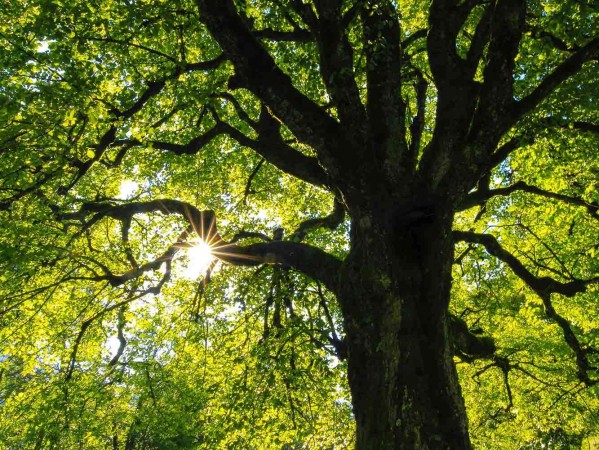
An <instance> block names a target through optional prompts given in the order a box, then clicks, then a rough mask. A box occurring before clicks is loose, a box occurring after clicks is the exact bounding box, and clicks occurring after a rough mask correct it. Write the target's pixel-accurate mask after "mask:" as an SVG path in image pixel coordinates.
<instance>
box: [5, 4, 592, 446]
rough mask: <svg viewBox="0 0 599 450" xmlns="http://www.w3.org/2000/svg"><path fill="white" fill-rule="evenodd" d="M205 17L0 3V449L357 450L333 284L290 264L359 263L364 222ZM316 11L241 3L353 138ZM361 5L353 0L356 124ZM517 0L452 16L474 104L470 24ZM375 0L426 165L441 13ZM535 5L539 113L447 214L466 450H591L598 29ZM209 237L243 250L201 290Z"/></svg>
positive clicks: (525, 92)
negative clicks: (301, 255)
mask: <svg viewBox="0 0 599 450" xmlns="http://www.w3.org/2000/svg"><path fill="white" fill-rule="evenodd" d="M204 3H207V4H209V3H212V2H202V1H199V2H198V4H196V3H194V2H191V1H187V0H176V1H161V0H152V1H146V0H140V1H138V0H134V1H133V0H131V1H130V0H110V1H102V2H99V1H78V0H62V1H59V0H52V1H50V0H37V1H25V0H7V1H5V2H3V3H2V5H0V17H1V18H2V20H0V104H1V107H0V173H1V180H0V446H1V447H2V448H11V449H17V448H24V449H25V448H61V449H71V448H73V449H74V448H85V449H103V448H114V449H118V448H123V449H171V448H172V449H185V448H189V449H217V448H223V449H225V448H226V449H228V448H239V449H250V448H260V449H300V448H306V449H312V448H323V449H326V448H335V449H337V448H352V447H353V441H354V423H353V416H352V404H351V401H352V397H351V394H350V391H349V388H348V385H347V361H346V357H347V354H346V351H345V348H344V334H345V330H344V324H343V316H342V310H341V309H340V306H339V304H338V302H337V300H336V296H335V293H334V292H332V289H331V280H330V279H327V278H326V277H324V279H319V277H318V275H319V274H320V273H324V272H325V271H324V269H323V270H320V269H319V268H318V267H316V268H315V266H310V262H309V258H310V257H311V256H310V255H307V256H306V261H308V262H306V263H305V265H308V266H310V267H312V268H305V267H303V266H302V265H301V263H299V264H296V262H295V261H294V260H293V261H292V260H289V261H288V260H287V259H285V256H281V255H282V253H279V250H278V249H279V247H276V245H278V244H277V243H279V242H280V243H281V251H283V250H285V251H287V247H283V244H285V245H287V244H288V245H289V246H291V245H295V246H297V247H289V248H291V249H292V250H293V249H296V250H293V251H295V252H296V253H295V254H297V252H299V251H300V250H297V249H299V248H300V247H301V248H307V249H313V248H319V249H322V250H324V251H325V252H327V253H328V254H329V255H332V256H333V257H335V260H337V259H338V260H343V259H344V258H345V257H346V256H347V255H348V253H349V252H350V251H351V248H352V244H351V242H350V229H351V228H352V227H355V226H356V224H355V223H352V218H351V215H350V214H346V212H345V211H344V205H343V202H342V200H343V199H342V196H340V195H339V192H340V191H339V190H337V189H335V188H332V186H333V184H332V183H330V182H329V180H328V179H327V178H326V177H327V176H328V175H331V176H333V177H334V174H331V173H330V171H328V172H327V174H325V171H323V169H322V168H321V166H320V165H318V164H317V163H316V157H320V156H321V155H320V154H319V153H318V151H317V150H315V145H314V144H313V142H315V141H310V139H309V138H306V136H308V135H307V134H306V135H302V136H297V133H295V132H294V127H295V125H294V124H293V123H288V122H287V121H286V119H287V117H279V113H278V112H277V111H276V108H272V106H271V105H270V104H268V101H266V100H265V98H270V97H268V94H264V98H261V97H260V93H259V92H258V93H257V91H256V90H255V89H254V90H252V89H244V88H243V86H244V83H245V82H246V81H244V80H243V78H244V77H246V76H247V77H250V76H249V75H244V73H240V70H242V69H240V66H241V63H239V62H238V61H237V60H235V58H232V57H230V55H229V54H228V53H227V52H225V53H222V51H221V45H219V43H217V41H216V40H215V39H214V38H213V37H212V35H211V33H210V32H209V31H208V28H207V25H206V23H205V22H206V19H205V18H204V17H203V16H202V14H201V13H200V11H204V9H206V10H208V9H209V6H206V5H203V4H204ZM224 3H227V4H228V3H229V2H223V4H224ZM311 3H312V2H308V1H303V2H302V1H293V0H288V1H287V0H247V1H243V0H240V1H236V2H235V5H236V6H235V7H236V11H237V12H238V14H239V16H240V17H242V22H243V24H244V25H245V27H246V29H247V30H252V33H253V36H254V37H255V38H256V40H257V42H258V41H259V42H260V43H261V46H262V47H263V48H264V49H266V50H267V51H268V53H269V54H270V55H271V56H272V57H273V59H274V61H275V62H276V64H277V66H278V67H279V68H280V69H281V70H282V72H284V73H285V74H287V75H288V76H289V77H290V79H291V80H292V83H293V87H294V88H295V89H296V90H297V92H300V93H301V94H302V95H303V96H304V97H303V98H305V99H307V101H309V102H311V104H314V105H318V106H319V109H320V110H321V111H322V113H323V114H325V115H326V116H327V117H328V118H332V119H333V120H334V121H337V120H338V121H340V122H343V121H344V120H346V117H345V116H344V115H343V114H344V111H346V110H345V109H344V108H343V105H342V101H343V99H344V97H343V95H341V94H339V92H340V91H339V89H341V91H343V89H344V88H345V89H347V90H348V91H351V89H350V88H348V87H347V86H346V85H345V84H344V83H345V82H344V81H343V80H345V79H346V78H347V77H348V73H347V67H345V69H346V71H345V72H344V71H343V70H337V69H336V68H335V67H332V68H331V67H329V66H324V67H323V65H322V60H321V59H320V58H321V56H319V52H322V51H323V50H322V48H321V47H322V46H321V47H319V46H318V45H317V44H315V39H314V36H313V34H314V33H313V29H314V25H313V24H312V23H311V22H310V20H311V18H313V20H324V18H325V15H324V14H321V13H320V10H319V8H325V6H323V5H324V4H326V3H327V2H319V1H316V2H315V3H316V6H314V7H312V6H311ZM330 3H336V2H330ZM370 3H371V2H364V1H360V0H356V1H354V2H350V1H343V2H341V1H340V2H339V4H340V5H341V6H340V8H339V11H340V13H341V15H342V17H343V26H344V31H343V33H344V35H345V36H346V37H347V43H348V44H349V45H350V46H351V47H352V48H353V55H352V59H351V61H350V65H349V67H350V70H349V71H350V72H351V73H350V74H349V75H350V77H349V78H351V79H352V80H353V81H354V82H355V86H357V91H356V92H358V93H359V96H360V98H361V100H362V101H363V102H366V96H367V89H366V87H367V86H368V83H370V81H369V80H371V77H372V76H373V75H372V73H371V72H369V70H368V67H367V65H368V64H376V58H372V55H370V54H369V52H371V51H372V47H368V45H367V44H365V42H368V39H367V38H366V37H365V36H364V33H365V30H369V31H370V32H371V31H372V29H371V28H370V29H369V28H367V27H366V26H365V25H363V19H362V20H360V17H361V16H360V14H361V11H360V10H361V9H362V8H367V7H370V6H368V5H370ZM372 3H374V4H376V3H377V2H372ZM433 3H443V2H433ZM448 3H452V2H448ZM512 3H514V4H516V3H518V4H519V2H515V1H509V2H508V1H507V0H506V1H502V0H500V1H497V2H486V1H475V0H474V1H466V2H462V4H468V5H469V6H468V8H469V10H468V14H467V15H466V17H465V19H464V21H463V23H462V24H461V26H460V27H459V30H458V31H456V33H455V42H449V43H448V46H449V48H451V47H452V45H453V46H454V48H455V49H456V52H457V55H458V56H459V58H461V59H463V60H464V61H470V60H471V59H472V58H474V62H475V63H476V64H475V66H474V71H473V79H474V80H475V81H476V82H479V83H481V85H483V83H484V82H485V80H486V79H487V78H490V77H491V75H490V74H489V73H487V72H486V71H485V68H486V65H485V64H486V63H487V59H486V58H487V56H488V52H491V51H492V45H491V46H490V47H489V45H487V44H485V41H484V39H481V37H480V36H479V34H484V33H485V31H484V27H483V26H481V25H480V24H481V23H485V21H486V22H488V23H492V21H493V20H499V19H496V18H493V17H491V16H492V15H493V11H492V8H491V6H489V5H496V6H493V7H496V8H497V14H502V12H501V11H502V9H501V8H503V7H504V4H508V7H511V6H510V5H511V4H512ZM522 3H523V2H522ZM231 4H232V2H231ZM380 4H381V5H382V4H385V7H389V8H391V10H393V11H395V12H394V14H396V21H399V24H400V27H401V39H402V47H401V61H402V63H401V69H400V70H401V80H402V81H401V83H402V84H401V94H402V97H403V99H404V101H405V107H406V111H407V113H406V120H405V124H404V125H405V127H404V128H405V130H404V131H406V133H407V134H408V135H409V136H410V146H411V147H413V148H414V150H415V155H416V156H415V158H420V157H421V155H423V154H424V149H425V148H426V146H427V145H428V144H429V143H430V142H431V140H432V139H433V135H434V132H435V126H436V122H435V120H436V107H437V94H438V90H437V89H438V86H437V84H438V76H437V75H435V74H434V73H433V71H432V70H431V65H430V64H429V58H431V57H432V56H431V52H432V50H431V48H430V40H429V44H428V48H427V28H428V27H430V24H431V22H433V18H430V17H429V12H430V10H431V9H430V8H432V7H431V6H430V4H429V2H428V1H426V2H425V1H420V0H401V1H399V2H389V3H387V2H380ZM198 5H199V7H198ZM456 5H457V2H456ZM374 8H375V9H376V7H374ZM455 8H457V6H455ZM526 8H527V10H526V20H525V25H524V26H523V29H522V35H521V38H519V46H518V47H517V49H516V52H515V53H514V59H513V68H512V72H513V74H512V81H513V98H514V99H515V100H516V101H519V100H521V99H528V101H529V103H530V102H534V100H535V99H534V98H533V97H534V96H535V95H536V96H537V97H539V96H540V98H539V99H538V101H537V102H536V103H535V105H533V106H534V107H532V108H530V111H527V112H526V114H523V117H522V118H521V119H520V120H518V121H517V122H516V123H515V124H514V125H513V126H512V127H510V129H509V130H507V131H506V132H505V133H504V135H503V137H502V138H501V142H500V145H499V146H498V148H499V150H498V152H497V154H500V155H501V156H502V157H501V158H499V159H498V160H497V161H495V164H493V165H492V166H491V167H493V168H492V170H490V171H488V172H487V173H486V174H485V175H484V176H483V177H482V178H481V179H480V180H479V181H478V182H477V183H478V184H477V186H478V188H477V189H476V190H475V191H473V192H471V193H470V194H469V195H468V196H465V197H464V199H463V207H461V208H460V211H459V212H457V214H456V215H455V219H454V229H455V230H456V234H455V235H454V238H455V242H456V244H455V256H454V257H455V264H454V266H453V275H452V276H453V284H452V292H451V303H450V306H449V311H450V313H451V314H452V316H451V317H452V321H453V323H454V326H453V329H454V330H457V331H455V336H454V338H453V339H454V340H455V342H454V343H453V347H454V349H455V355H456V356H455V361H456V363H457V368H458V373H459V376H460V381H461V386H462V394H463V396H464V398H465V403H466V407H467V411H468V420H469V430H470V435H471V439H472V442H473V445H474V446H475V447H477V448H497V449H500V448H505V449H514V448H523V449H524V448H526V449H528V448H578V447H579V446H581V445H582V444H583V443H585V445H586V444H588V445H591V443H592V442H593V439H594V438H595V437H596V436H599V419H598V414H597V413H598V411H599V391H598V384H597V381H598V380H599V374H598V373H597V365H599V356H598V354H597V353H598V352H599V314H598V312H599V309H598V307H597V300H598V298H599V297H598V289H597V282H598V281H599V275H598V273H599V256H598V255H599V241H598V236H599V233H598V232H599V222H598V220H599V213H598V211H599V206H598V203H599V158H597V154H598V152H597V149H598V148H599V126H598V124H599V108H597V103H598V102H599V76H598V75H597V73H599V70H597V69H598V68H599V67H598V58H599V51H598V48H599V44H598V42H599V38H598V36H599V11H598V9H597V7H596V5H594V4H593V3H592V2H585V1H582V2H575V1H563V0H560V1H551V0H529V1H527V2H526ZM307 11H308V12H307ZM314 11H317V12H318V14H317V13H316V12H314ZM490 11H491V12H490ZM317 17H318V18H317ZM394 17H395V16H394ZM448 20H449V19H448ZM489 27H490V25H489ZM211 31H212V29H211ZM386 32H387V31H386V29H385V28H384V27H381V29H380V30H379V33H386ZM488 39H490V38H488ZM477 42H478V43H479V44H480V43H481V42H482V44H481V48H479V49H478V52H479V55H478V59H476V57H477V55H476V54H475V53H476V51H475V50H473V48H474V47H475V43H477ZM489 48H491V50H490V49H489ZM375 56H376V55H375ZM576 58H578V59H576ZM489 60H490V61H492V60H493V59H492V57H489ZM572 61H574V62H572ZM339 64H340V65H341V66H343V64H342V63H339ZM381 64H383V63H381ZM568 64H570V65H569V66H568ZM564 67H565V69H564ZM245 70H251V67H250V68H249V69H248V68H246V69H245ZM382 70H383V69H381V71H382ZM448 70H449V69H448ZM560 70H561V72H560ZM562 72H564V73H562ZM565 72H567V73H565ZM382 73H383V72H382ZM555 74H558V75H555ZM259 75H260V74H258V76H259ZM399 76H400V75H399V74H397V77H398V79H399ZM552 76H554V78H556V77H557V78H559V79H558V80H554V81H555V82H554V83H553V84H551V80H552V78H551V77H552ZM253 77H254V78H255V77H256V75H253ZM327 77H329V79H327ZM335 77H336V78H335ZM240 78H242V80H241V81H239V80H238V79H240ZM250 78H251V77H250ZM252 79H253V78H252ZM547 80H549V82H548V81H547ZM383 81H386V80H383ZM248 83H249V82H248ZM543 83H546V84H550V85H549V86H546V89H544V90H543V89H541V92H540V91H539V86H541V87H543ZM239 86H240V87H239ZM339 86H341V88H339ZM269 88H270V89H273V90H276V89H277V86H270V87H269ZM336 89H337V90H336ZM260 92H261V91H260ZM348 96H349V95H348ZM348 101H349V100H348ZM482 101H483V102H484V98H483V100H482ZM289 108H293V105H291V106H289ZM323 126H324V124H323ZM308 137H309V136H308ZM373 157H374V156H373ZM327 164H328V163H327ZM348 164H350V165H351V164H353V162H352V161H349V162H348ZM325 166H326V164H325ZM398 183H401V180H399V181H398ZM211 211H214V213H212V212H211ZM331 211H333V212H332V213H331ZM214 216H215V217H216V222H213V221H212V220H213V218H214ZM199 218H201V220H202V221H205V222H206V223H203V222H202V223H201V224H200V223H199ZM191 219H198V221H196V223H193V221H192V220H191ZM214 223H216V225H217V226H218V233H219V234H218V235H217V236H215V235H214V234H213V233H212V231H211V230H213V228H210V227H213V226H214ZM205 225H207V226H205ZM190 226H191V228H190ZM196 232H197V234H199V235H200V237H205V236H209V238H210V240H211V241H212V242H216V243H217V244H219V245H220V244H221V243H222V242H225V243H230V246H229V247H225V248H224V250H223V249H221V252H222V253H218V249H215V252H216V257H217V258H216V259H215V260H214V261H213V262H212V263H211V264H210V265H209V266H205V267H202V268H197V267H196V270H195V271H194V270H192V269H193V267H192V266H193V261H191V260H190V256H189V254H190V253H189V250H190V245H189V243H193V242H194V240H195V239H196V238H197V235H196ZM244 258H247V259H244ZM316 280H318V281H316ZM543 283H545V284H543ZM350 357H351V354H350Z"/></svg>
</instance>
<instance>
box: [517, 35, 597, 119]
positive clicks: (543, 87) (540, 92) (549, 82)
mask: <svg viewBox="0 0 599 450" xmlns="http://www.w3.org/2000/svg"><path fill="white" fill-rule="evenodd" d="M598 55H599V37H597V38H595V39H593V40H591V41H590V42H589V43H588V44H586V45H585V46H583V47H581V48H580V49H579V50H577V51H576V52H574V53H573V54H572V55H571V56H569V57H568V58H567V59H566V60H565V61H564V62H562V63H561V64H560V65H559V66H557V67H556V68H555V69H554V70H553V72H551V74H549V75H548V76H547V77H546V78H545V79H544V80H543V81H541V83H540V84H539V85H538V86H537V87H536V88H535V89H534V90H533V91H532V92H531V93H530V94H528V95H527V96H526V97H524V98H523V99H522V100H520V101H519V102H515V104H514V114H513V122H515V121H517V120H518V119H520V118H521V117H522V116H524V115H525V114H527V113H528V112H530V111H532V110H533V109H534V108H535V107H536V106H537V105H538V104H539V103H541V102H542V101H543V100H544V99H545V98H547V97H548V96H549V95H550V94H551V93H552V92H553V91H555V90H556V89H557V88H558V87H559V86H560V85H561V84H562V83H563V82H564V81H566V80H568V79H569V78H570V77H572V76H573V75H575V74H576V73H578V72H579V71H580V69H581V68H582V65H583V64H584V63H585V62H587V61H590V60H591V59H593V58H597V56H598Z"/></svg>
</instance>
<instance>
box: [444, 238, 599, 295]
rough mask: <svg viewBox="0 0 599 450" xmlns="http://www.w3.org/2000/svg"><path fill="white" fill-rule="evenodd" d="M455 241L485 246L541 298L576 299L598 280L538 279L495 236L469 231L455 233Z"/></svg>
mask: <svg viewBox="0 0 599 450" xmlns="http://www.w3.org/2000/svg"><path fill="white" fill-rule="evenodd" d="M453 236H454V240H455V241H456V242H457V241H465V242H472V243H474V244H479V245H483V246H484V247H485V249H486V250H487V252H489V254H491V255H493V256H495V257H496V258H498V259H500V260H501V261H503V262H504V263H506V264H507V265H508V267H509V268H510V269H512V271H513V272H514V273H515V274H516V275H517V276H518V277H519V278H520V279H522V280H523V281H524V282H525V283H526V284H527V285H528V286H529V287H530V288H531V289H532V290H533V291H535V292H536V293H537V294H538V295H539V296H540V297H543V296H545V295H548V294H551V293H556V294H562V295H565V296H566V297H574V296H575V295H576V294H578V293H579V292H586V286H587V284H589V283H592V282H595V281H596V280H573V281H569V282H567V283H562V282H560V281H557V280H554V279H553V278H550V277H537V276H536V275H534V274H533V273H532V272H530V271H529V270H528V269H527V268H526V267H525V266H524V264H522V263H521V262H520V261H519V260H518V259H517V258H516V257H515V256H514V255H512V254H511V253H510V252H508V251H507V250H505V249H504V248H503V247H502V246H501V245H500V244H499V241H497V238H495V236H492V235H490V234H479V233H473V232H468V231H454V232H453Z"/></svg>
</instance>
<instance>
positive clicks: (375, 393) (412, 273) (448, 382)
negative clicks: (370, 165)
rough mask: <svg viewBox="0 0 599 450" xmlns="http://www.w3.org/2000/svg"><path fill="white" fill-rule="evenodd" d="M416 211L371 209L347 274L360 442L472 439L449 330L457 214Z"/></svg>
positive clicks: (451, 443)
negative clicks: (398, 213) (392, 213)
mask: <svg viewBox="0 0 599 450" xmlns="http://www.w3.org/2000/svg"><path fill="white" fill-rule="evenodd" d="M413 211H414V210H412V211H406V212H405V213H406V214H407V215H409V214H410V213H411V212H413ZM413 215H414V216H415V217H412V218H407V219H406V218H405V216H403V217H397V218H394V220H392V221H391V222H389V221H387V223H381V217H385V215H384V214H378V215H373V216H370V218H369V220H368V219H366V218H365V217H364V216H363V217H362V219H361V221H360V222H358V223H360V225H361V226H359V227H356V228H355V229H354V230H353V234H352V243H353V246H352V252H351V254H350V256H349V257H348V259H347V260H346V261H345V262H344V265H343V271H342V275H341V278H340V293H339V297H340V300H341V305H342V309H343V313H344V318H345V331H346V336H347V346H348V364H349V369H348V370H349V383H350V387H351V392H352V398H353V406H354V413H355V417H356V422H357V443H356V448H357V449H360V450H362V449H364V450H366V449H368V450H371V449H425V448H430V449H433V448H434V449H445V448H447V449H466V448H469V447H470V446H469V438H468V431H467V429H468V427H467V418H466V413H465V408H464V405H463V399H462V397H461V394H460V387H459V383H458V379H457V374H456V371H455V367H454V363H453V352H452V349H451V348H450V345H449V339H448V318H447V306H448V304H449V289H450V283H451V264H452V260H453V258H452V255H453V249H452V242H451V235H450V231H451V218H452V214H451V213H450V212H447V211H445V212H444V211H443V209H442V206H441V205H440V206H437V205H434V206H432V205H430V204H429V205H426V207H425V209H424V211H422V210H419V211H417V212H414V214H413Z"/></svg>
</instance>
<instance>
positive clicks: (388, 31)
mask: <svg viewBox="0 0 599 450" xmlns="http://www.w3.org/2000/svg"><path fill="white" fill-rule="evenodd" d="M361 19H362V27H363V29H364V39H363V45H364V52H365V54H366V80H367V84H368V96H367V103H366V107H367V112H368V120H369V125H370V132H371V136H372V138H373V139H374V142H373V144H374V145H373V147H372V148H373V149H374V151H375V152H376V153H379V154H380V156H378V159H381V160H384V159H388V160H389V161H393V162H394V163H395V164H399V165H401V166H402V167H403V168H404V169H408V170H409V169H412V167H411V164H407V161H406V159H408V160H409V159H410V158H409V157H408V155H407V147H408V146H407V142H406V136H405V135H406V133H405V111H406V104H405V102H404V101H403V98H402V95H401V85H402V80H401V76H400V74H401V48H400V45H401V41H400V29H399V21H398V20H397V11H396V10H395V7H394V5H393V4H392V2H390V1H383V2H381V1H377V2H367V4H366V5H365V7H364V8H363V10H362V14H361ZM408 165H409V166H410V167H409V168H408V167H406V166H408Z"/></svg>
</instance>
